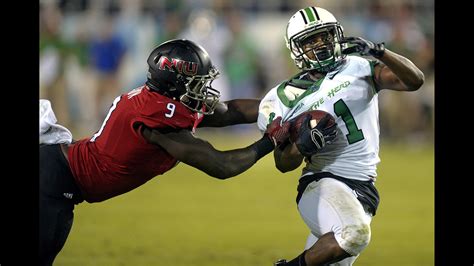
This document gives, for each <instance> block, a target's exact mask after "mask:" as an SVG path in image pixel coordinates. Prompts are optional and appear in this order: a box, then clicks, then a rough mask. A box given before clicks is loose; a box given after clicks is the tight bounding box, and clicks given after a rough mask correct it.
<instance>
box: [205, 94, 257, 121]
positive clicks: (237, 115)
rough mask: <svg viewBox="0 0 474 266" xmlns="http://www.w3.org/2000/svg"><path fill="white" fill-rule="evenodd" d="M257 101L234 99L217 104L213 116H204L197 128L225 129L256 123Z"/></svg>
mask: <svg viewBox="0 0 474 266" xmlns="http://www.w3.org/2000/svg"><path fill="white" fill-rule="evenodd" d="M259 104H260V100H259V99H234V100H229V101H225V102H220V103H218V105H217V107H216V109H215V110H214V114H212V115H206V116H204V118H203V120H202V122H201V123H200V124H199V126H198V127H225V126H230V125H236V124H249V123H255V122H257V117H258V105H259Z"/></svg>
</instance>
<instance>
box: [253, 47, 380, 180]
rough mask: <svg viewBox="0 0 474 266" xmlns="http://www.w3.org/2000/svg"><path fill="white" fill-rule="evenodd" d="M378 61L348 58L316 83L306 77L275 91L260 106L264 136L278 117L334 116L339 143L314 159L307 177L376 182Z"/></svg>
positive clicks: (301, 76) (332, 145) (308, 169)
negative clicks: (320, 175) (320, 112)
mask: <svg viewBox="0 0 474 266" xmlns="http://www.w3.org/2000/svg"><path fill="white" fill-rule="evenodd" d="M374 63H375V62H374V61H370V60H367V59H365V58H362V57H358V56H347V57H346V61H345V63H343V65H342V66H341V67H340V68H338V69H336V70H334V71H333V72H329V73H328V74H327V75H326V76H325V77H324V78H321V79H320V80H318V81H316V82H314V81H310V80H309V79H308V78H306V79H305V75H307V74H302V75H298V76H296V78H295V77H294V78H292V79H290V80H288V81H287V82H286V81H285V82H283V83H281V84H280V85H278V86H276V87H274V88H272V89H271V90H270V91H269V92H268V93H267V94H266V95H265V97H264V98H263V99H262V101H261V103H260V106H259V115H258V120H257V123H258V127H259V129H260V130H261V131H262V132H263V131H265V129H266V127H267V125H268V124H269V123H270V122H271V121H272V120H273V119H274V118H276V117H278V116H281V117H282V118H283V121H287V120H290V119H292V118H294V117H296V116H298V115H299V114H301V113H303V112H305V111H308V110H315V109H319V110H323V111H326V112H328V113H330V114H331V115H333V116H334V118H335V119H336V123H337V126H338V134H337V137H336V139H335V140H334V141H333V142H332V143H331V144H329V145H326V146H325V147H324V148H323V149H321V150H320V151H318V153H317V154H315V155H313V156H312V158H311V162H307V164H306V166H305V167H304V169H303V175H307V174H311V173H315V172H331V173H332V174H334V175H338V176H341V177H345V178H350V179H356V180H375V177H376V176H377V171H376V170H377V164H378V163H379V162H380V158H379V155H378V154H379V133H380V129H379V113H378V112H379V111H378V94H377V89H376V88H375V83H374V80H373V69H374Z"/></svg>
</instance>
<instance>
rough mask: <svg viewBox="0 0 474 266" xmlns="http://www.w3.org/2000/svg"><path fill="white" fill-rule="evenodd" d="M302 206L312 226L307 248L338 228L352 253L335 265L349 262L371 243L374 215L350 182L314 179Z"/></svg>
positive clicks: (341, 243)
mask: <svg viewBox="0 0 474 266" xmlns="http://www.w3.org/2000/svg"><path fill="white" fill-rule="evenodd" d="M298 210H299V212H300V215H301V217H302V218H303V220H304V222H305V223H306V225H307V226H308V227H309V228H310V230H311V234H310V235H309V237H308V239H307V242H306V246H305V250H306V249H309V248H310V247H311V246H313V245H314V243H315V242H316V241H317V240H318V237H320V236H322V235H324V234H326V233H328V232H334V236H335V238H336V240H337V242H338V244H339V246H340V247H341V248H342V249H344V250H345V251H346V252H347V253H349V254H351V255H352V257H349V258H346V259H344V260H342V261H339V262H337V263H334V264H331V265H338V266H349V265H352V264H353V263H354V261H355V260H356V258H357V256H358V255H359V253H360V252H362V250H364V248H365V247H366V246H367V245H368V244H369V241H370V222H371V221H372V215H371V214H370V213H369V212H366V211H365V210H364V208H363V206H362V204H361V203H360V202H359V200H357V197H356V194H355V192H354V191H353V190H352V189H351V188H350V187H349V186H347V185H346V184H344V183H343V182H341V181H338V180H336V179H333V178H323V179H320V180H319V181H316V182H311V183H310V184H309V185H308V186H307V187H306V189H305V191H304V193H303V195H302V197H301V199H300V202H299V204H298Z"/></svg>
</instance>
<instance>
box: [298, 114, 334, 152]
mask: <svg viewBox="0 0 474 266" xmlns="http://www.w3.org/2000/svg"><path fill="white" fill-rule="evenodd" d="M330 118H331V116H330V115H326V116H325V117H323V118H322V119H321V120H320V121H319V123H318V124H317V125H316V127H314V128H311V127H310V120H311V115H307V116H306V117H305V118H304V120H303V123H302V124H301V128H300V131H299V133H298V138H297V139H296V142H295V144H296V147H297V148H298V150H299V152H300V153H301V154H302V155H303V156H305V157H311V156H312V155H314V154H316V153H317V152H318V151H319V150H320V149H322V148H324V146H326V144H330V143H331V142H332V141H333V140H334V139H335V138H336V135H337V124H336V123H334V125H332V126H330V127H328V128H326V127H327V123H328V121H329V119H330Z"/></svg>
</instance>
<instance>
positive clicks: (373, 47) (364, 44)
mask: <svg viewBox="0 0 474 266" xmlns="http://www.w3.org/2000/svg"><path fill="white" fill-rule="evenodd" d="M342 42H344V43H348V44H352V45H353V46H351V47H349V48H347V49H345V50H344V51H343V53H359V54H360V55H362V56H366V55H371V56H373V57H375V58H380V57H382V56H383V54H384V53H385V44H384V43H383V42H382V43H373V42H371V41H368V40H366V39H364V38H361V37H346V38H344V40H343V41H342Z"/></svg>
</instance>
